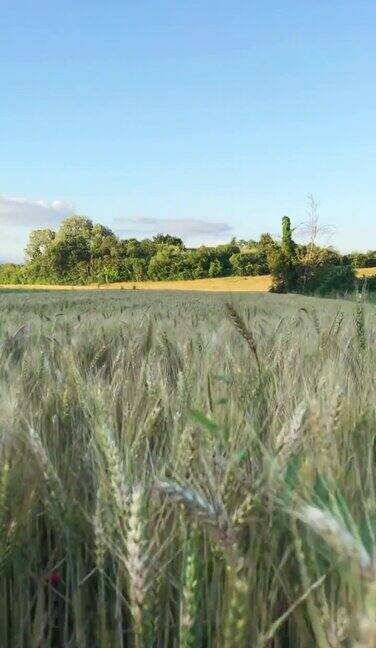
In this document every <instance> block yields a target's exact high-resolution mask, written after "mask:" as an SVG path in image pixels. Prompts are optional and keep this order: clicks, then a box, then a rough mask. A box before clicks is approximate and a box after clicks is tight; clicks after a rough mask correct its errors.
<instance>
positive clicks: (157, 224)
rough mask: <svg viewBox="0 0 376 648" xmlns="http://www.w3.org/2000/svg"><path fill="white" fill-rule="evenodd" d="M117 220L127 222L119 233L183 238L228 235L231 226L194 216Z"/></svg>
mask: <svg viewBox="0 0 376 648" xmlns="http://www.w3.org/2000/svg"><path fill="white" fill-rule="evenodd" d="M117 222H121V223H124V224H127V226H128V227H127V228H126V229H123V230H121V231H120V232H119V233H123V234H125V233H128V234H130V233H133V234H137V233H138V234H146V235H152V234H158V233H163V234H172V235H174V236H181V237H182V238H183V239H184V238H188V239H195V238H202V237H209V238H214V239H215V238H218V237H221V236H224V235H229V233H230V232H231V230H232V228H231V226H230V225H229V224H228V223H224V222H214V221H206V220H199V219H194V218H132V219H125V218H118V219H117Z"/></svg>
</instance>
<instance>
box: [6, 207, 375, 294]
mask: <svg viewBox="0 0 376 648" xmlns="http://www.w3.org/2000/svg"><path fill="white" fill-rule="evenodd" d="M315 228H316V229H315V231H316V230H317V229H318V225H317V223H316V222H315ZM292 232H293V228H292V226H291V221H290V219H289V217H288V216H284V217H283V219H282V237H281V242H280V243H278V242H277V241H276V240H274V238H273V237H272V236H271V235H270V234H269V233H263V234H261V236H260V239H259V241H255V240H249V241H245V240H240V241H236V240H235V239H232V240H231V241H230V242H229V243H225V244H221V245H217V246H215V247H206V246H201V247H199V248H196V249H195V248H193V249H190V248H186V247H185V245H184V243H183V241H182V239H180V238H179V237H176V236H171V235H170V234H157V235H156V236H154V237H153V238H152V239H143V240H141V241H139V240H137V239H135V238H131V239H119V238H118V237H117V236H116V235H115V234H114V232H113V231H112V230H111V229H110V228H109V227H106V226H104V225H101V224H94V223H93V222H92V221H91V220H90V219H89V218H86V217H84V216H77V215H73V216H71V217H69V218H67V219H65V220H64V221H63V222H62V223H61V225H60V227H59V229H58V230H57V231H56V232H54V231H53V230H50V229H41V230H35V231H33V232H32V233H31V234H30V238H29V242H28V244H27V246H26V249H25V257H26V263H25V264H24V265H14V264H3V265H0V284H10V285H11V284H19V283H22V284H62V285H69V284H77V285H87V284H106V283H114V282H124V281H129V282H137V281H143V280H152V281H158V280H162V281H169V280H179V279H180V280H193V279H203V278H207V277H210V278H214V277H228V276H241V277H248V276H256V275H260V276H261V275H268V274H272V277H273V288H272V289H273V291H274V292H307V293H310V294H312V293H315V292H317V293H318V294H322V295H323V294H329V293H333V292H336V293H343V294H344V293H347V292H348V291H350V290H351V285H352V284H354V283H355V275H354V271H353V268H354V267H355V266H356V265H359V264H362V263H363V264H364V265H366V264H367V263H368V262H370V260H371V259H372V258H373V257H372V254H373V253H371V252H370V253H368V255H363V256H364V257H365V256H367V259H368V261H366V260H365V259H363V260H361V259H360V256H359V255H345V256H341V255H340V254H339V252H337V251H336V250H334V249H333V248H331V247H321V246H319V245H317V243H316V241H315V239H312V240H311V241H310V242H309V243H308V244H305V245H302V244H297V243H296V242H295V241H294V240H293V238H292ZM369 287H370V288H372V287H373V283H372V282H370V283H369Z"/></svg>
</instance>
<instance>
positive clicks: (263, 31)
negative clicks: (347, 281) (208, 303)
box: [0, 0, 376, 260]
mask: <svg viewBox="0 0 376 648" xmlns="http://www.w3.org/2000/svg"><path fill="white" fill-rule="evenodd" d="M375 29H376V2H374V0H367V1H366V0H351V1H350V0H341V1H338V0H310V1H308V0H299V1H297V0H296V1H295V0H285V1H284V2H281V1H280V0H279V1H276V0H273V1H271V0H270V1H268V0H264V1H262V2H261V1H260V2H255V1H252V0H248V1H244V2H243V1H240V0H233V1H232V2H229V1H226V2H225V1H221V0H216V1H214V0H199V1H196V0H190V1H189V2H184V1H183V0H175V1H172V0H148V1H145V0H137V1H134V0H132V1H128V0H107V2H104V1H103V0H101V1H100V2H99V1H98V0H74V1H73V0H64V2H61V1H59V2H58V1H57V0H2V1H1V6H0V72H1V74H0V178H1V185H0V228H1V229H0V231H1V237H0V259H2V260H8V259H9V260H11V259H19V258H21V257H22V250H23V247H24V244H25V241H26V238H27V235H28V232H29V231H30V229H31V228H35V227H45V226H56V225H57V224H58V222H59V220H60V219H61V218H62V217H64V216H66V215H67V214H69V213H70V212H72V211H73V210H74V211H76V212H78V213H80V214H85V215H87V216H89V217H91V218H92V219H93V220H94V221H100V222H103V223H106V224H108V225H110V226H112V227H113V228H114V229H115V230H119V231H120V230H121V231H122V232H123V234H124V236H133V235H136V236H140V237H143V236H149V235H151V234H154V233H156V232H158V231H161V230H162V229H163V230H164V231H167V230H171V231H173V233H180V234H182V235H183V236H184V238H185V239H186V240H187V241H188V242H189V243H190V244H195V245H197V244H199V243H203V242H204V243H215V242H217V241H223V240H228V239H229V238H231V237H232V236H236V237H242V238H254V237H257V236H258V235H259V234H260V233H261V232H264V231H270V232H271V233H273V234H277V233H278V231H279V228H280V219H281V217H282V215H283V214H285V213H287V214H289V215H290V216H291V218H292V220H293V221H295V222H300V221H302V220H304V218H305V213H306V209H307V200H306V196H307V194H308V193H312V194H313V195H314V196H315V198H316V199H317V200H318V201H319V204H320V217H321V220H322V222H323V223H330V224H332V225H334V226H335V228H336V231H335V234H334V236H333V238H332V243H333V244H335V245H336V246H337V247H339V248H340V249H342V250H348V249H355V248H358V249H368V248H372V247H373V248H376V218H375V215H376V214H375V211H376V182H375V169H376V165H375V163H376V119H375V109H376V84H375V69H376V39H375Z"/></svg>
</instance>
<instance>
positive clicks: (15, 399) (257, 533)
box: [0, 291, 376, 648]
mask: <svg viewBox="0 0 376 648" xmlns="http://www.w3.org/2000/svg"><path fill="white" fill-rule="evenodd" d="M375 334H376V319H375V310H374V307H373V306H372V305H371V304H367V303H364V302H363V301H357V302H356V301H354V302H351V301H336V300H319V299H314V298H303V297H298V296H278V295H270V294H258V295H257V294H255V295H249V294H242V295H231V296H230V295H228V296H225V295H216V294H205V295H200V294H192V293H178V294H172V293H159V292H153V293H146V292H145V293H143V292H137V291H135V292H115V291H108V292H107V291H101V292H100V293H99V292H97V293H96V292H84V291H82V292H78V291H77V292H74V293H67V292H49V293H47V292H45V293H43V292H38V293H34V292H27V291H24V292H22V293H20V292H18V291H14V292H12V291H3V292H0V343H1V346H0V358H1V361H0V389H1V402H0V429H1V441H0V471H1V472H0V500H1V505H0V646H1V648H8V647H12V648H13V647H17V648H18V647H22V648H23V647H25V648H39V647H40V648H56V647H60V646H62V647H79V648H86V647H87V648H89V646H90V647H92V646H94V647H98V648H109V647H114V648H118V647H119V648H120V647H121V648H127V647H135V648H153V647H155V648H169V647H172V648H175V647H176V648H188V647H195V648H196V647H197V648H248V647H251V648H286V647H291V648H314V647H315V646H318V647H319V648H334V647H340V646H341V647H342V646H343V647H345V648H346V647H353V646H354V647H355V646H358V648H371V647H372V646H375V645H376V643H375V642H376V605H375V591H376V573H375V563H374V545H375V531H376V480H375V470H374V463H375V434H376V433H375V430H376V425H375V423H376V411H375V409H376V405H375V404H376V379H375V369H374V368H375V365H376V357H375V346H374V344H373V340H374V337H375Z"/></svg>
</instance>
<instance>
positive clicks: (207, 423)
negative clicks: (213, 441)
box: [190, 409, 220, 432]
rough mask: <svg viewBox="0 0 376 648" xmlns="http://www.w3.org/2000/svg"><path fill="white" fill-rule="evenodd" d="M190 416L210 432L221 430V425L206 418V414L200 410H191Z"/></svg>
mask: <svg viewBox="0 0 376 648" xmlns="http://www.w3.org/2000/svg"><path fill="white" fill-rule="evenodd" d="M190 415H191V416H192V417H193V418H194V419H195V420H196V421H197V423H199V424H200V425H202V427H204V428H206V429H207V430H208V431H209V432H218V430H220V427H219V425H218V424H217V423H215V421H212V420H211V419H209V418H208V417H207V416H205V414H203V412H200V410H196V409H192V410H190Z"/></svg>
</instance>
